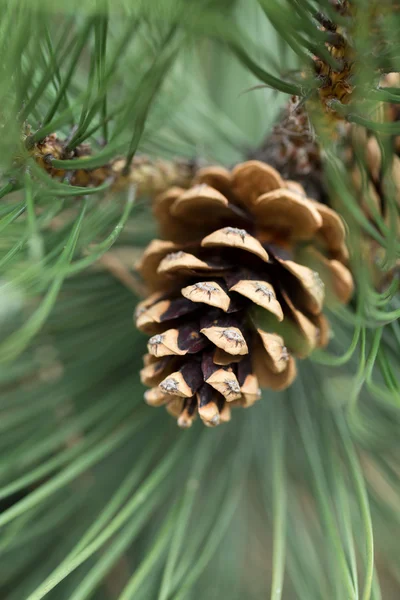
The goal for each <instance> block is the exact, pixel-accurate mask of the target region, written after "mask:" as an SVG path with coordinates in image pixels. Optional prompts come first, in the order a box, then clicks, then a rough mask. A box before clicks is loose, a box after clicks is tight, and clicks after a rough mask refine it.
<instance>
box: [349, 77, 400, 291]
mask: <svg viewBox="0 0 400 600" xmlns="http://www.w3.org/2000/svg"><path fill="white" fill-rule="evenodd" d="M380 85H381V87H395V88H398V87H400V75H399V73H390V74H388V75H386V76H385V77H384V78H383V80H382V81H381V83H380ZM376 116H377V118H378V119H379V120H380V121H383V122H386V123H390V122H395V121H399V120H400V112H399V109H398V105H397V104H382V105H381V106H379V107H378V109H377V111H376ZM343 145H344V148H345V150H344V155H345V160H346V162H347V166H348V169H349V171H350V174H351V183H352V185H353V190H354V193H355V194H356V196H357V199H358V202H359V205H360V206H361V208H362V210H363V212H364V214H365V216H366V217H367V218H368V220H369V222H370V223H371V224H372V225H373V227H374V228H375V229H376V230H377V231H378V232H379V233H380V234H381V235H382V236H383V237H386V236H387V235H388V231H391V232H392V235H394V237H395V238H396V239H398V237H399V235H400V136H389V135H381V136H380V137H377V136H376V135H375V134H374V133H373V132H370V131H368V130H366V129H365V128H363V127H359V126H354V125H353V126H351V127H350V126H349V128H348V135H347V137H346V138H345V139H344V144H343ZM364 242H365V246H366V249H367V259H368V260H369V262H370V265H371V272H372V275H373V277H374V280H375V283H376V284H377V286H378V287H380V286H381V284H382V285H384V284H385V283H387V282H388V281H390V280H391V276H392V275H393V274H394V273H395V270H396V268H394V269H393V268H392V269H391V270H390V271H389V272H388V273H386V274H385V273H383V272H382V269H379V268H377V263H380V262H381V259H382V255H383V253H384V252H383V249H382V247H381V246H380V245H379V243H378V242H377V241H376V240H374V239H373V238H370V236H368V235H367V234H365V236H364ZM392 266H393V265H392ZM397 268H398V265H397ZM382 277H383V279H382Z"/></svg>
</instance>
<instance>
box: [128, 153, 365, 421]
mask: <svg viewBox="0 0 400 600" xmlns="http://www.w3.org/2000/svg"><path fill="white" fill-rule="evenodd" d="M154 214H155V216H156V218H157V220H158V223H159V227H160V231H161V234H162V237H163V238H164V239H163V240H153V241H152V242H151V243H150V245H149V246H148V247H147V249H146V251H145V252H144V255H143V257H142V259H141V262H140V264H139V265H138V269H139V271H140V273H141V275H142V276H143V279H144V280H145V281H146V283H147V285H148V287H149V290H150V291H151V294H150V296H149V297H148V298H146V300H144V301H143V302H141V303H140V304H139V306H138V307H137V310H136V315H135V318H136V325H137V327H138V328H139V329H140V330H142V331H144V332H146V333H148V334H150V335H151V337H150V339H149V342H148V353H147V354H146V355H145V357H144V368H143V369H142V371H141V378H142V382H143V383H144V384H145V385H146V386H149V387H150V388H151V389H150V390H148V391H147V392H146V395H145V399H146V401H147V403H148V404H150V405H152V406H161V405H165V406H166V408H167V410H168V411H169V412H170V413H171V414H172V415H174V416H175V417H176V418H177V419H178V424H179V425H180V426H181V427H189V426H190V425H191V424H192V421H193V419H194V418H195V416H196V415H197V414H198V415H199V417H200V418H201V420H202V421H203V422H204V424H205V425H207V426H215V425H218V424H219V423H222V422H225V421H229V419H230V411H231V407H232V406H244V407H247V406H251V405H252V404H254V402H256V401H257V400H258V399H259V398H260V396H261V391H260V388H261V387H265V388H271V389H273V390H283V389H284V388H286V387H288V386H289V385H290V384H291V383H292V382H293V380H294V378H295V377H296V358H305V357H306V356H308V355H309V354H310V353H311V352H312V351H313V349H314V348H316V347H318V346H324V345H325V344H326V343H327V341H328V337H329V327H328V324H327V321H326V319H325V317H324V316H323V314H322V309H323V306H324V303H325V304H326V303H329V302H330V303H335V302H347V301H348V300H349V298H350V296H351V294H352V289H353V283H352V278H351V275H350V272H349V270H348V269H347V267H346V266H345V263H346V261H347V249H346V245H345V230H344V227H343V223H342V221H341V219H340V217H339V216H338V215H337V214H336V213H335V212H334V211H333V210H331V209H330V208H328V207H326V206H324V205H322V204H320V203H318V202H315V201H313V200H311V199H309V198H307V197H306V195H305V193H304V190H303V188H302V187H301V186H300V185H299V184H297V183H295V182H291V181H285V180H283V179H282V178H281V176H280V175H279V173H278V172H277V171H276V170H275V169H274V168H272V167H270V166H269V165H267V164H265V163H263V162H260V161H255V160H254V161H248V162H245V163H242V164H239V165H238V166H236V167H235V168H234V169H233V170H232V171H228V170H226V169H224V168H221V167H208V168H204V169H201V170H200V171H199V172H198V173H197V175H196V177H195V179H194V181H193V185H192V186H191V187H190V188H189V189H186V190H185V189H182V188H179V187H173V188H170V189H169V190H167V191H166V192H164V193H163V194H161V195H159V196H158V197H157V198H156V200H155V203H154Z"/></svg>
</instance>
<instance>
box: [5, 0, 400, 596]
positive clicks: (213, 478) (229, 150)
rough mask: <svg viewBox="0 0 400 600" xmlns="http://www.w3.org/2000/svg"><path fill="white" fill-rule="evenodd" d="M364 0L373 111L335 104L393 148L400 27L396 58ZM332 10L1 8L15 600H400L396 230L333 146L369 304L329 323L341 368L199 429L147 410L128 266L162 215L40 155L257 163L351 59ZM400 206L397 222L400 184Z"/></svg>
mask: <svg viewBox="0 0 400 600" xmlns="http://www.w3.org/2000/svg"><path fill="white" fill-rule="evenodd" d="M357 4H358V5H359V7H360V17H359V18H360V21H359V27H358V28H357V30H356V32H354V36H355V42H356V47H357V48H358V50H359V56H360V57H361V58H360V60H359V65H360V69H359V71H358V75H357V77H358V78H359V84H358V87H357V89H359V90H360V93H359V96H360V97H359V98H357V101H356V102H355V103H354V104H352V105H351V107H352V108H351V111H349V110H348V108H347V107H345V106H337V108H338V109H339V110H342V111H343V112H346V113H347V116H348V118H349V120H350V121H353V122H355V123H361V124H362V125H365V126H367V127H368V128H370V129H374V130H376V131H377V133H378V136H379V140H380V142H381V143H382V144H385V142H386V140H387V136H388V135H389V134H395V133H396V125H393V124H387V123H385V124H381V123H377V122H376V121H375V120H374V119H373V118H372V117H371V115H373V114H374V110H375V109H376V105H377V103H378V102H381V101H387V102H397V101H398V97H399V92H398V90H397V89H390V90H388V89H386V90H381V89H380V88H379V86H378V83H377V78H376V70H377V69H378V68H385V70H399V69H398V60H399V59H398V57H399V56H400V53H399V52H398V51H397V45H398V39H397V37H396V35H395V32H396V31H398V28H397V29H396V27H397V19H398V17H397V16H395V15H393V13H391V12H390V10H389V9H390V4H389V3H388V7H389V9H388V10H389V12H388V15H390V19H389V18H387V19H384V21H385V35H386V39H387V40H389V42H390V43H389V44H388V46H387V47H386V48H385V50H384V52H381V53H376V52H375V49H374V48H372V47H371V46H369V45H368V43H369V39H368V38H367V36H366V35H365V31H366V29H365V27H364V25H365V24H364V21H363V19H364V16H363V14H364V13H363V10H362V8H363V6H365V4H363V3H361V2H358V3H357ZM316 10H320V11H325V12H326V13H327V14H328V15H330V16H331V17H332V18H333V17H335V18H336V15H335V14H334V12H333V9H332V7H331V5H330V3H328V2H322V1H321V2H310V1H308V0H288V1H287V2H277V1H275V0H268V2H266V1H265V2H264V1H260V2H259V3H257V2H256V1H255V0H254V1H251V2H250V1H248V0H243V1H237V2H227V1H218V2H209V1H206V0H202V1H201V2H199V1H198V0H196V1H195V0H191V1H189V0H185V1H184V0H181V1H180V2H178V1H177V0H168V1H167V0H163V1H162V2H148V1H146V2H131V1H129V2H128V1H127V0H115V1H114V2H112V3H111V2H110V3H108V2H106V1H105V0H93V1H90V0H88V1H86V2H79V3H78V2H73V1H71V2H68V3H61V2H54V1H52V2H47V1H46V0H41V2H34V1H32V0H30V1H29V2H26V1H19V2H16V1H11V0H9V1H3V3H2V19H1V23H0V45H1V48H2V65H1V78H0V97H1V107H2V108H1V113H0V123H1V127H2V135H1V136H0V164H1V168H2V176H3V181H2V188H1V193H0V196H1V204H0V231H1V241H0V268H1V282H0V283H1V287H0V320H1V331H2V333H1V339H0V342H1V343H0V364H1V369H0V385H1V389H2V392H3V393H2V396H1V397H2V400H1V419H0V429H1V431H2V436H1V441H0V445H1V450H2V457H3V460H2V464H1V466H0V501H1V502H2V503H3V504H2V506H1V514H0V527H1V529H2V536H1V541H0V554H1V564H2V567H1V569H0V588H1V590H2V592H1V597H2V598H5V599H6V600H39V599H40V598H44V597H46V598H49V599H54V600H63V599H65V600H67V599H68V600H86V599H89V598H93V599H96V600H103V599H104V600H106V599H109V600H111V599H112V600H114V599H115V600H117V599H118V600H130V599H131V598H135V600H136V599H138V600H140V599H146V600H148V599H153V598H154V599H155V600H156V599H158V600H172V599H174V600H190V599H193V600H199V599H202V598H211V599H212V598H215V599H217V598H232V599H235V598H246V599H248V600H252V599H253V598H254V599H256V598H257V599H258V598H260V597H268V595H269V596H270V598H271V600H279V599H280V598H285V600H286V599H287V600H291V599H292V598H293V600H294V599H296V600H297V599H299V600H319V599H321V600H326V599H327V598H329V599H330V598H332V599H336V598H337V599H338V600H339V599H340V600H342V599H343V598H349V599H350V598H351V599H352V600H356V599H360V600H369V599H371V600H379V599H380V598H385V600H391V598H393V599H394V598H397V597H398V582H399V576H400V573H399V565H398V564H397V563H398V561H397V559H396V557H397V555H398V550H399V548H398V537H399V536H398V529H399V526H400V520H399V512H398V499H399V494H400V480H399V476H398V468H397V462H398V453H399V443H398V439H399V435H398V433H399V425H400V411H399V403H400V388H399V364H398V356H399V347H400V329H399V325H398V317H399V314H400V304H399V298H398V279H394V280H393V283H392V284H390V285H389V286H388V287H387V288H386V289H385V290H384V291H380V292H377V291H375V289H374V285H373V282H372V281H371V280H370V276H369V271H368V269H367V266H366V264H365V261H364V254H363V253H362V251H361V247H360V238H361V236H362V235H364V234H365V233H367V234H369V235H370V236H371V237H372V238H374V239H375V240H376V242H378V243H379V244H380V245H381V247H382V248H383V256H382V262H381V264H380V265H379V268H380V270H381V271H382V272H386V271H389V269H390V268H392V267H393V265H394V264H395V261H396V260H398V257H399V244H398V239H396V230H395V226H394V221H395V218H393V219H392V220H391V221H389V223H386V222H384V221H383V220H382V219H381V217H380V215H379V214H377V215H374V216H376V218H377V219H378V224H379V228H375V227H373V226H372V225H371V224H370V222H369V221H368V220H367V219H366V217H365V215H364V213H363V212H362V210H361V209H360V207H359V205H358V202H357V199H356V198H355V196H354V192H353V190H352V187H351V182H350V180H349V177H348V175H347V172H346V169H345V167H344V165H343V163H342V161H341V159H340V154H339V152H338V147H337V143H336V141H335V140H332V139H331V138H330V137H329V136H327V135H326V136H324V133H323V132H321V134H320V136H321V140H320V141H321V145H322V147H323V149H324V157H325V175H326V181H327V182H328V183H327V185H328V188H329V189H330V190H331V191H332V197H333V201H334V202H335V203H336V206H337V208H338V210H339V211H340V212H341V213H342V214H343V216H344V217H345V219H346V222H347V224H348V229H349V240H350V246H351V265H352V268H353V271H354V273H355V278H356V285H357V294H356V296H355V299H354V300H353V303H352V305H351V306H350V307H349V308H346V309H341V310H337V311H335V313H332V314H331V315H330V318H331V322H332V325H333V332H334V337H333V339H332V340H331V343H330V346H329V348H328V351H324V352H322V351H318V352H316V353H315V354H314V356H313V357H312V360H310V361H302V364H301V367H300V374H299V377H298V379H297V380H296V382H295V384H294V385H293V386H292V387H291V388H290V389H289V390H288V391H287V392H283V393H280V394H273V393H265V397H264V398H263V400H262V401H261V402H259V403H258V405H257V406H255V407H254V408H252V409H251V410H249V411H240V412H239V411H238V412H237V413H234V416H233V419H232V422H231V423H230V424H229V426H226V427H221V428H218V429H217V430H206V431H203V430H202V429H201V428H200V427H197V426H194V427H193V428H192V429H191V430H190V431H188V432H181V431H179V430H177V428H176V424H175V422H174V420H173V419H172V418H171V417H169V416H168V415H166V414H165V413H164V411H162V410H156V409H152V408H149V407H147V406H146V405H145V404H144V403H143V398H142V396H143V389H142V386H141V385H140V383H139V379H138V371H139V369H140V366H141V355H142V352H143V351H144V348H145V340H144V339H143V338H142V336H141V335H140V334H139V333H138V332H136V331H135V330H134V328H133V325H132V313H133V310H134V305H135V303H136V301H137V299H138V295H139V292H140V282H139V280H138V279H137V277H136V276H135V274H134V272H133V269H132V266H133V263H134V260H135V259H136V258H137V257H138V255H139V253H140V251H141V249H142V248H143V247H144V246H145V245H146V244H147V243H148V241H149V240H150V239H152V237H153V236H154V234H155V226H154V223H153V221H152V218H151V214H150V211H149V202H148V198H142V197H137V195H135V190H134V189H127V190H125V191H121V192H118V193H116V192H114V191H112V190H111V188H110V182H108V181H107V182H106V183H105V184H103V185H102V186H100V187H98V188H84V189H80V188H77V187H73V186H71V185H70V184H69V182H68V179H66V180H63V181H56V180H54V179H52V178H51V177H50V176H49V175H48V173H47V172H46V171H44V170H42V169H41V168H40V167H39V166H38V165H37V164H35V162H34V160H33V159H32V156H31V154H30V152H31V149H32V146H33V144H34V143H35V142H37V141H40V140H41V139H42V138H43V137H44V136H45V135H48V134H50V133H52V132H57V134H58V135H59V136H61V137H62V138H68V140H69V143H68V146H69V148H70V149H71V150H72V149H74V148H76V147H77V146H78V145H79V144H81V143H84V142H85V143H90V145H91V147H92V149H93V155H92V156H91V158H89V159H87V158H85V159H74V160H71V161H69V162H68V161H58V162H57V161H56V160H53V161H52V166H53V167H54V168H61V167H62V168H64V169H66V170H67V171H68V170H72V169H75V168H77V166H79V164H80V163H81V165H82V168H84V167H91V168H95V167H96V168H101V167H102V166H104V165H107V164H108V163H109V161H110V160H112V159H114V158H115V157H116V156H123V157H125V158H126V159H127V161H128V162H129V161H131V160H132V159H133V157H134V155H135V153H136V152H140V153H146V154H148V155H150V156H153V157H162V158H168V159H174V158H176V157H180V158H191V159H196V160H206V161H215V162H217V163H221V164H226V165H231V164H234V163H235V162H237V161H239V160H242V159H243V158H245V157H246V155H247V154H248V153H249V151H250V150H253V149H254V148H256V147H257V146H258V145H259V144H260V143H261V142H262V140H263V139H264V138H265V136H266V135H267V134H268V132H269V131H270V130H271V128H272V126H273V124H274V122H275V121H276V119H277V118H278V117H279V109H280V107H281V106H282V105H283V104H284V102H285V99H286V96H285V94H287V93H289V94H292V93H296V94H299V95H300V96H301V97H302V98H303V99H304V100H306V99H308V98H310V97H312V96H313V94H315V93H316V89H317V83H318V82H316V81H315V78H313V77H311V76H310V75H309V73H310V68H311V67H310V65H311V57H310V52H312V53H314V54H318V55H319V56H322V57H325V58H326V60H327V61H331V60H332V57H331V56H330V55H328V54H327V50H326V46H325V45H324V43H325V40H326V36H325V33H324V32H321V31H318V30H317V29H316V23H315V21H314V20H313V14H314V12H315V11H316ZM392 17H393V18H392ZM339 21H340V19H339ZM300 71H304V72H306V73H307V74H308V75H307V77H304V78H303V77H300V75H299V73H300ZM260 84H262V86H261V87H260ZM318 116H319V115H316V117H318ZM397 133H398V132H397ZM386 159H387V160H388V162H390V153H389V154H388V155H386ZM79 160H80V163H79ZM361 166H362V167H365V165H362V164H361ZM387 202H388V205H389V207H390V210H391V211H392V212H391V214H392V215H393V217H396V216H398V214H397V212H396V211H398V207H397V208H396V206H397V205H396V199H395V197H394V192H393V188H390V186H388V190H387ZM379 219H380V221H379ZM110 249H111V252H110ZM107 256H108V257H109V256H112V257H113V259H114V260H116V264H117V265H118V268H117V269H115V268H114V267H115V262H114V263H113V264H112V265H110V263H109V262H107V260H104V259H105V257H107ZM113 265H114V267H113ZM374 548H375V550H374ZM374 552H375V554H374ZM268 590H270V591H268Z"/></svg>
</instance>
